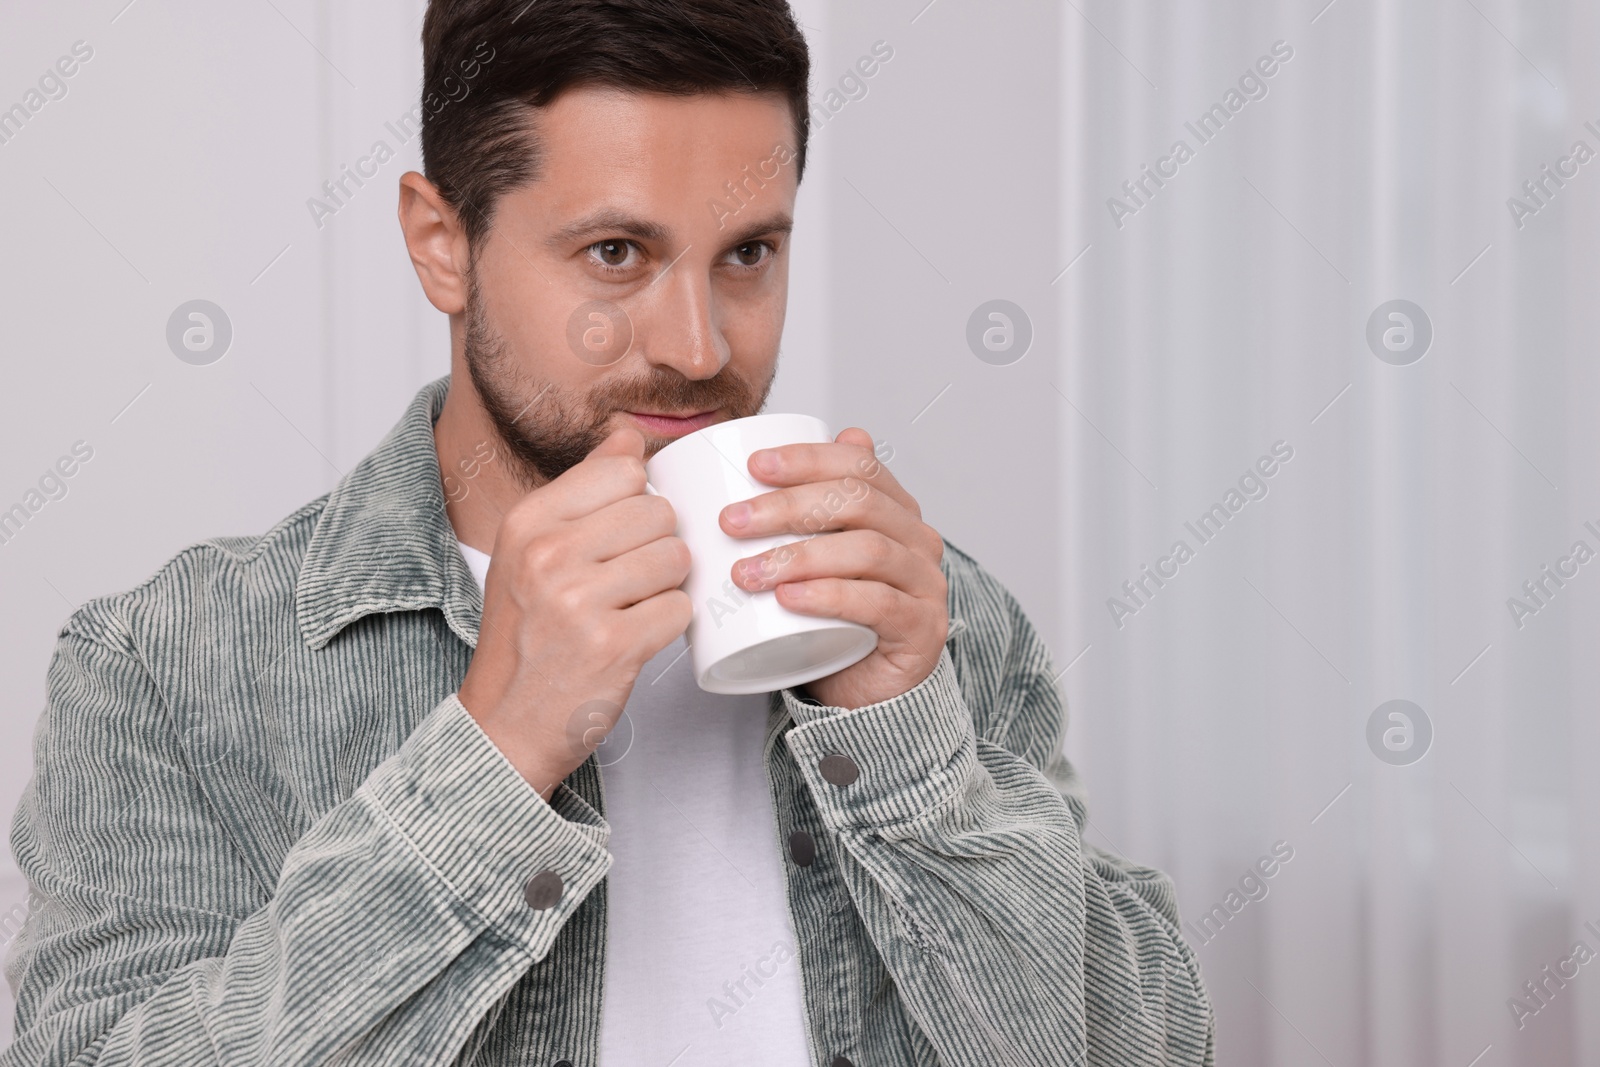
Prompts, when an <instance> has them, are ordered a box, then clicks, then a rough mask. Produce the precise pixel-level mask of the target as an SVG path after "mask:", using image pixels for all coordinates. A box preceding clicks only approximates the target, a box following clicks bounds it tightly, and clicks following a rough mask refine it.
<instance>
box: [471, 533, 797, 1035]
mask: <svg viewBox="0 0 1600 1067" xmlns="http://www.w3.org/2000/svg"><path fill="white" fill-rule="evenodd" d="M457 543H458V544H460V542H457ZM461 554H462V556H463V557H464V558H465V559H466V561H467V565H468V566H469V567H470V568H471V569H472V573H473V575H474V576H475V577H476V578H477V579H478V586H479V588H482V586H483V583H484V578H485V576H486V575H487V573H488V570H489V557H488V556H487V555H485V554H484V553H482V552H479V551H478V550H477V549H475V548H472V547H471V546H469V545H466V544H461ZM688 647H689V646H688V641H687V639H686V638H684V637H682V636H680V637H678V639H677V640H675V641H673V642H672V643H671V644H669V645H667V647H666V648H664V649H662V650H661V651H660V652H658V653H657V654H656V655H655V656H654V657H653V658H652V659H651V660H650V662H649V663H647V664H645V667H644V670H643V671H642V672H641V673H640V675H639V680H638V682H637V683H635V685H634V687H633V693H632V695H631V696H629V698H628V703H627V705H626V707H625V708H624V709H623V716H622V718H621V719H620V720H618V722H617V725H616V726H615V727H614V728H613V729H612V731H611V733H610V734H608V735H607V737H606V740H605V741H604V742H603V743H602V744H601V746H600V748H599V751H598V755H597V758H598V761H599V763H600V765H601V771H600V773H601V777H602V778H603V779H604V789H605V806H606V811H605V816H606V821H607V822H608V823H610V824H611V843H610V851H611V854H612V857H613V859H612V865H611V870H610V872H609V873H608V874H607V875H606V878H607V888H608V893H609V896H608V899H607V921H606V934H607V936H606V966H605V981H604V997H603V1002H602V1003H603V1008H602V1011H601V1015H600V1067H637V1065H638V1064H655V1065H658V1067H666V1065H667V1064H672V1065H673V1067H691V1065H692V1067H721V1065H728V1067H746V1065H748V1064H752V1063H759V1064H762V1065H763V1067H808V1065H809V1064H810V1062H811V1057H810V1054H809V1051H808V1043H807V1038H806V1027H805V1009H804V1006H803V1003H802V995H801V984H800V962H799V959H798V958H797V956H796V951H795V947H796V941H795V936H794V926H793V923H792V921H791V919H790V917H789V907H788V902H787V896H786V888H785V882H784V864H785V863H787V862H789V861H788V859H787V858H786V857H785V856H784V855H782V854H781V853H780V851H779V847H778V831H777V827H776V826H775V824H774V822H773V816H772V794H771V792H770V789H769V787H768V784H767V773H766V767H765V766H764V765H763V763H762V758H761V749H762V743H763V741H764V740H765V735H766V725H767V695H766V694H765V693H758V694H754V695H751V696H720V695H717V694H715V693H707V692H705V691H704V690H702V689H701V688H700V687H699V686H698V685H696V684H695V682H694V677H693V671H692V670H691V668H690V664H689V655H688V653H687V650H688Z"/></svg>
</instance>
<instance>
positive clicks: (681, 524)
mask: <svg viewBox="0 0 1600 1067" xmlns="http://www.w3.org/2000/svg"><path fill="white" fill-rule="evenodd" d="M832 440H833V434H831V433H830V432H828V424H827V423H825V422H823V421H822V420H821V419H819V418H816V417H814V416H811V415H785V414H772V415H751V416H750V417H749V418H744V419H732V420H730V421H728V422H720V423H715V424H713V425H711V426H707V427H705V428H704V429H701V430H696V431H695V432H694V433H691V434H687V435H685V436H684V437H681V438H679V439H678V440H676V441H674V442H672V443H671V444H670V445H667V446H666V447H665V448H663V449H662V450H661V451H660V452H657V453H656V454H655V455H654V456H652V457H651V458H650V460H649V462H647V463H646V464H645V473H646V475H647V478H648V483H649V484H648V485H647V486H646V488H647V489H648V490H649V491H650V492H653V493H656V494H658V495H660V496H664V497H666V498H667V500H668V501H669V502H670V503H671V504H672V507H673V510H675V511H676V512H677V513H678V529H677V535H678V536H679V537H681V538H683V540H684V542H685V543H686V544H687V545H688V546H689V555H690V563H689V576H688V577H687V578H685V579H684V582H683V585H681V586H680V587H679V588H681V589H683V590H684V591H685V592H687V593H688V594H689V597H690V599H691V600H692V601H693V602H694V616H693V618H692V620H691V621H690V623H689V633H688V639H689V648H690V655H691V656H692V659H693V664H694V677H695V682H696V683H697V684H698V685H699V686H700V688H701V689H704V690H705V691H706V692H708V693H767V692H772V691H775V690H778V689H785V688H788V687H789V686H794V685H801V684H804V683H805V682H809V681H813V680H814V679H817V678H824V677H827V676H828V675H830V674H832V673H834V672H835V671H840V670H843V669H844V668H846V667H848V666H850V665H851V664H852V663H855V662H856V661H858V660H861V659H863V658H865V657H866V656H867V655H868V654H869V653H870V652H871V651H872V650H873V649H875V648H876V647H878V635H877V633H876V632H875V631H873V630H872V629H870V628H869V627H866V626H862V625H861V624H859V623H854V622H846V621H844V620H843V619H832V618H823V617H821V616H817V615H801V614H799V613H798V612H793V611H790V610H789V609H788V608H785V607H784V606H783V605H781V604H779V603H778V599H777V596H778V595H777V592H776V591H775V590H772V589H758V590H755V591H754V592H752V591H750V590H746V589H743V588H741V587H740V586H738V585H736V584H734V581H733V564H734V561H735V560H738V559H743V558H747V557H750V556H755V555H758V554H759V553H762V552H765V551H768V550H769V549H773V548H776V547H778V546H779V545H786V544H791V543H793V542H795V541H802V540H805V539H806V538H807V537H809V536H811V535H810V534H792V533H790V534H773V535H769V536H766V537H729V536H728V535H727V534H726V533H724V532H723V531H722V525H721V522H720V517H721V514H722V509H723V508H725V507H727V506H728V505H729V504H732V503H735V502H736V501H740V500H748V499H750V498H751V497H755V496H760V495H761V494H762V493H769V492H772V491H773V489H774V488H776V487H775V486H771V485H768V484H767V483H765V482H762V481H759V480H757V479H756V478H755V477H754V476H752V475H751V474H750V466H749V463H750V453H752V452H755V451H757V450H758V449H762V448H773V447H776V446H778V445H787V444H794V443H796V442H820V443H826V442H829V441H832Z"/></svg>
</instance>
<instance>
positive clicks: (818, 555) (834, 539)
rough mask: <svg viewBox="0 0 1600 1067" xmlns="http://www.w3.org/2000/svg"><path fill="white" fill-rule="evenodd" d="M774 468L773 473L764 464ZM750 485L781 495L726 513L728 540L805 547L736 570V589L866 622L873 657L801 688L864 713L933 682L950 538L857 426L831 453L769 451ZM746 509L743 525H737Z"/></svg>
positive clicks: (822, 449)
mask: <svg viewBox="0 0 1600 1067" xmlns="http://www.w3.org/2000/svg"><path fill="white" fill-rule="evenodd" d="M767 460H773V461H775V463H774V464H773V465H772V466H770V467H769V466H766V465H764V461H767ZM749 469H750V475H751V477H753V478H755V479H757V480H758V481H761V482H764V483H765V484H767V485H774V486H781V487H783V488H779V489H776V490H774V491H772V492H769V493H762V494H761V495H759V496H756V497H752V498H751V499H749V500H747V501H743V502H741V503H739V504H730V505H728V506H727V507H725V508H723V509H722V513H721V515H720V520H721V525H722V529H723V531H724V532H725V533H727V534H728V535H729V536H730V537H763V536H768V535H773V534H782V533H795V534H805V535H817V536H808V537H806V538H805V539H803V540H800V541H796V542H793V543H791V544H787V545H780V546H778V547H777V548H774V549H770V550H768V551H766V552H763V553H761V554H759V555H755V556H748V557H745V558H743V559H740V560H737V561H736V562H735V563H734V565H733V571H732V578H733V581H734V584H735V585H737V586H739V588H741V589H747V590H759V589H776V594H775V595H776V596H777V598H778V603H780V604H782V605H783V606H784V607H786V608H788V609H789V610H790V611H794V612H798V613H800V614H802V615H822V616H828V617H830V618H836V619H845V620H847V621H849V622H856V623H860V624H861V625H863V626H867V627H869V628H871V629H872V630H874V631H876V632H877V634H878V647H877V648H876V649H874V650H873V651H872V652H871V653H870V654H869V655H868V656H867V657H866V658H865V659H862V660H860V661H858V662H856V663H853V664H851V665H850V666H848V667H846V668H845V669H844V670H842V671H837V672H835V673H834V674H830V675H828V676H827V677H826V678H818V679H816V680H815V681H812V682H808V683H806V685H804V686H802V687H800V688H802V689H803V690H804V691H806V692H807V693H808V694H809V695H810V696H811V697H812V698H813V699H815V700H818V701H820V702H821V703H823V704H827V705H830V706H835V707H844V708H859V707H862V706H864V705H867V704H875V703H877V702H878V701H880V700H887V699H889V698H890V697H895V696H899V695H901V694H902V693H904V692H906V691H907V690H909V689H911V688H913V687H914V686H916V685H917V684H918V683H920V682H921V681H923V680H924V679H925V678H927V677H928V675H930V674H932V673H933V669H934V668H935V667H936V666H938V664H939V653H940V650H941V649H942V647H943V646H944V642H945V637H946V636H947V634H948V632H949V627H950V616H949V608H948V604H947V602H946V599H945V597H946V591H947V585H946V582H945V577H944V572H943V571H941V570H940V569H939V560H940V559H941V558H942V557H943V555H944V539H943V538H942V537H940V536H939V531H937V530H935V529H934V528H933V527H931V526H929V525H928V524H927V523H925V522H923V521H922V509H921V508H920V507H918V506H917V502H916V500H915V499H914V498H913V497H912V496H911V494H910V493H908V492H906V491H905V489H903V488H902V487H901V485H900V483H899V482H898V481H896V480H895V477H894V475H892V474H890V473H889V469H888V468H887V467H885V466H884V465H883V464H882V463H880V462H879V461H878V458H877V455H876V454H875V453H874V451H873V445H872V435H871V434H869V433H867V431H865V430H863V429H861V428H860V427H856V426H852V427H850V428H849V429H846V430H843V431H842V432H840V434H839V435H838V437H836V438H834V440H833V441H832V442H830V443H826V444H791V445H783V446H781V447H778V448H763V449H759V450H757V451H756V452H754V453H752V454H751V456H750V468H749ZM740 509H747V510H746V512H745V514H746V519H745V521H744V522H743V523H735V522H733V521H732V519H733V518H734V517H736V516H737V515H738V514H739V510H740Z"/></svg>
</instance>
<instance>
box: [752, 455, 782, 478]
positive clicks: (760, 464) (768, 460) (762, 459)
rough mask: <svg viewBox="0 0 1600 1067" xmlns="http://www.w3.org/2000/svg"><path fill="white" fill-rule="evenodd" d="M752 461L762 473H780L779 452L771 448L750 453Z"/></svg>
mask: <svg viewBox="0 0 1600 1067" xmlns="http://www.w3.org/2000/svg"><path fill="white" fill-rule="evenodd" d="M750 462H751V463H752V464H754V466H755V468H756V470H758V471H760V472H761V473H762V474H777V473H778V454H777V453H776V452H773V451H771V450H769V449H762V450H761V451H759V452H752V453H750Z"/></svg>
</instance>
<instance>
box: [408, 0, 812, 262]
mask: <svg viewBox="0 0 1600 1067" xmlns="http://www.w3.org/2000/svg"><path fill="white" fill-rule="evenodd" d="M810 68H811V61H810V56H809V53H808V52H807V49H806V42H805V38H804V37H803V36H802V35H801V33H800V28H799V26H798V25H797V24H796V23H795V19H794V15H793V13H792V12H791V11H790V10H789V5H788V3H787V0H431V2H430V3H429V4H428V12H427V16H426V18H425V19H424V20H423V24H422V159H423V172H424V173H425V174H426V175H427V177H428V180H429V181H431V182H433V184H434V185H435V186H437V187H438V189H439V192H440V194H441V195H443V197H444V198H445V200H446V201H447V202H448V203H449V204H450V206H451V207H453V208H454V209H455V211H456V214H457V215H458V216H459V217H460V219H461V223H462V228H463V230H464V232H465V233H466V235H467V239H468V241H469V243H470V244H471V245H472V247H473V248H474V249H476V248H477V247H478V243H479V241H480V240H481V239H482V238H483V236H484V235H485V234H486V233H487V232H488V231H489V227H490V224H491V222H492V221H493V218H494V211H495V205H496V203H497V202H498V201H499V199H500V197H501V196H503V195H504V194H505V193H507V192H509V191H510V190H512V189H514V188H516V187H518V186H520V185H522V184H523V183H525V182H529V181H534V180H536V179H537V178H538V174H539V139H538V136H537V130H536V127H535V126H534V124H533V122H532V118H533V111H532V108H538V107H544V106H546V105H548V104H550V103H551V102H552V101H554V100H555V98H556V97H557V96H559V95H560V94H561V93H562V92H563V91H565V90H567V89H570V88H573V87H575V86H578V85H601V86H607V87H611V88H618V89H626V90H632V91H637V92H654V93H668V94H672V95H677V96H688V95H692V94H695V93H706V92H712V93H716V92H726V93H739V92H742V93H760V92H777V93H781V94H783V95H784V96H785V97H786V98H787V99H788V102H789V111H790V114H791V115H792V116H793V118H794V125H795V145H794V146H793V148H794V152H795V156H796V166H795V174H796V178H797V180H798V178H799V177H801V176H803V175H804V174H805V165H806V140H807V137H808V135H809V132H810V115H809V113H808V110H807V83H808V80H809V77H810Z"/></svg>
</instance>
